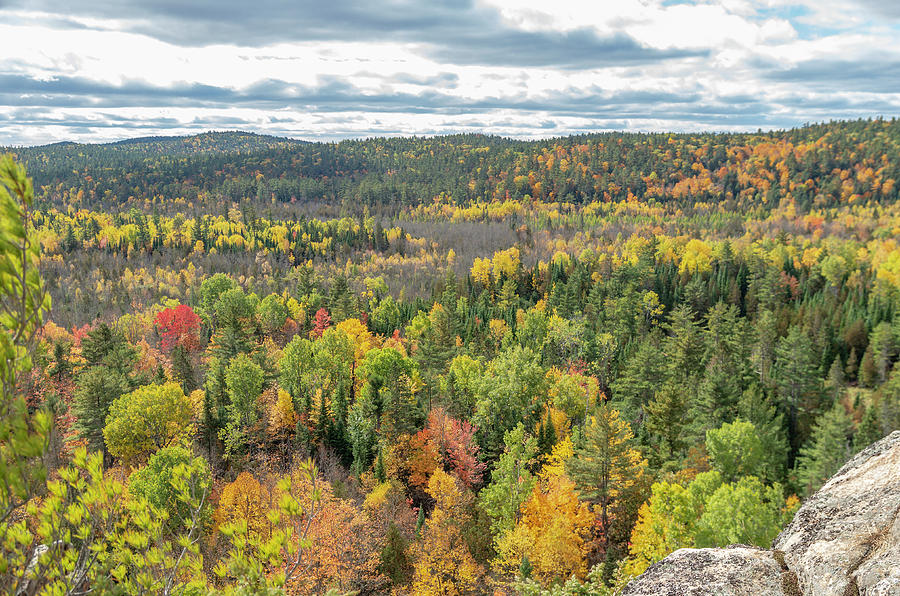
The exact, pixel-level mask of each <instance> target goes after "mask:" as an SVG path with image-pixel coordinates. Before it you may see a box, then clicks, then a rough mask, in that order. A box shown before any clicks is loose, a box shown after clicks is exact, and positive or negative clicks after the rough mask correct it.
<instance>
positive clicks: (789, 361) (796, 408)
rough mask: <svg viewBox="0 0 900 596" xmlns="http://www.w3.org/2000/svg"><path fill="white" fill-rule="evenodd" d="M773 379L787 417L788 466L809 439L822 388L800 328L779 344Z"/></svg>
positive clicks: (811, 355)
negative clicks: (811, 422)
mask: <svg viewBox="0 0 900 596" xmlns="http://www.w3.org/2000/svg"><path fill="white" fill-rule="evenodd" d="M775 353H776V361H775V370H774V377H775V383H776V386H777V395H778V399H779V403H780V405H781V406H782V408H783V409H784V410H785V411H786V412H787V415H788V440H789V442H790V446H791V451H790V454H789V459H788V462H789V463H791V462H793V457H794V454H796V453H797V450H798V449H799V448H800V446H801V445H803V443H804V442H805V439H806V437H807V436H808V431H807V428H808V423H809V422H810V421H811V420H812V418H813V417H814V416H815V414H816V413H817V412H818V410H819V409H820V407H821V403H820V399H821V394H822V393H821V386H822V381H821V379H820V377H819V371H818V367H817V366H816V362H817V358H816V357H815V352H814V350H813V345H812V342H811V341H810V339H809V337H808V336H807V335H806V333H804V332H803V330H802V329H801V328H800V327H799V326H794V327H791V330H790V332H788V335H787V336H786V337H783V338H782V339H781V340H780V341H779V342H778V347H777V349H776V351H775Z"/></svg>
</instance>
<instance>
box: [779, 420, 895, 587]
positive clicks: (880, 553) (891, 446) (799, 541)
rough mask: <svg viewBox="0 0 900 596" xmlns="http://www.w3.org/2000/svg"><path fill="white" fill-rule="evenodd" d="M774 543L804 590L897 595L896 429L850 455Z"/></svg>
mask: <svg viewBox="0 0 900 596" xmlns="http://www.w3.org/2000/svg"><path fill="white" fill-rule="evenodd" d="M773 547H774V548H775V549H776V550H779V551H783V552H784V560H785V563H786V564H787V566H788V567H789V568H790V569H792V570H794V571H795V572H796V573H797V579H798V581H799V584H800V589H801V592H802V594H803V595H804V596H811V595H813V594H815V595H816V596H819V595H821V596H828V595H831V594H835V595H837V596H844V595H845V594H846V595H852V596H856V595H860V596H874V595H876V594H877V595H879V596H881V595H887V594H892V595H893V594H897V595H900V431H896V432H894V433H893V434H891V435H889V436H887V437H885V438H884V439H882V440H881V441H878V442H877V443H875V444H873V445H871V446H870V447H868V448H867V449H865V450H864V451H862V452H860V453H859V454H858V455H856V457H854V458H853V459H851V460H850V461H849V462H847V463H846V464H845V465H844V467H842V468H841V469H840V470H839V471H838V473H837V474H835V475H834V476H833V477H832V478H831V479H830V480H829V481H828V482H827V483H826V484H825V486H823V487H822V488H821V489H819V491H818V492H817V493H816V494H815V495H813V496H812V497H811V498H810V499H809V500H808V501H806V503H804V504H803V506H802V507H801V508H800V510H799V511H797V514H796V515H795V516H794V520H793V521H792V522H791V523H790V524H789V525H788V527H787V528H785V529H784V531H783V532H782V533H781V534H780V535H779V536H778V538H776V539H775V543H774V545H773Z"/></svg>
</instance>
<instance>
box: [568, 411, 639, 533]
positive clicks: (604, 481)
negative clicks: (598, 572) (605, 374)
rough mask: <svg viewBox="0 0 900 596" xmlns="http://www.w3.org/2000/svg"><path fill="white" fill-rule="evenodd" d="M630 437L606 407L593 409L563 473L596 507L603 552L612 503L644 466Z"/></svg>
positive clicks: (633, 481)
mask: <svg viewBox="0 0 900 596" xmlns="http://www.w3.org/2000/svg"><path fill="white" fill-rule="evenodd" d="M633 438H634V436H633V434H632V432H631V428H630V427H629V426H628V423H627V422H625V421H624V420H622V419H621V418H619V412H618V411H616V410H613V409H612V408H610V407H609V406H608V405H607V404H601V405H599V406H598V407H597V409H596V411H595V412H594V414H593V415H592V416H591V419H590V423H589V424H588V425H587V426H586V427H585V428H584V433H583V434H582V436H581V437H580V438H579V440H578V442H577V443H576V444H575V453H574V455H573V457H571V458H570V459H568V460H567V461H566V472H568V474H569V476H570V477H571V478H572V481H573V482H575V485H576V486H577V487H578V490H579V491H580V492H581V497H582V498H583V499H586V500H588V501H591V502H593V503H596V504H598V505H599V506H600V516H599V518H600V519H599V531H600V533H601V543H602V544H603V548H604V550H605V547H606V544H607V538H608V536H607V534H608V532H609V509H610V506H611V505H612V503H613V502H614V501H615V500H616V498H618V496H619V495H621V494H622V493H623V492H625V491H626V490H627V489H628V488H630V487H631V486H632V485H633V484H634V483H635V482H637V481H638V480H639V479H640V477H641V476H642V475H643V473H644V469H645V468H646V465H647V462H646V460H644V459H643V458H642V457H641V454H640V452H639V451H638V450H637V449H635V448H634V447H633V445H632V443H633Z"/></svg>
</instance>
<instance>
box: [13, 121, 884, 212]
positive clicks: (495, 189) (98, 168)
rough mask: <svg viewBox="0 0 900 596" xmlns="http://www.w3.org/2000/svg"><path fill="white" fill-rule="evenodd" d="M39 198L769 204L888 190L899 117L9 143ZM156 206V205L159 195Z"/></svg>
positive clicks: (869, 196)
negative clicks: (747, 128) (719, 128)
mask: <svg viewBox="0 0 900 596" xmlns="http://www.w3.org/2000/svg"><path fill="white" fill-rule="evenodd" d="M13 152H14V153H16V154H17V155H18V158H19V159H20V160H21V161H23V162H24V163H25V165H26V167H27V168H28V170H29V173H30V174H31V175H32V176H33V177H34V180H35V183H36V185H37V186H38V187H39V188H41V189H42V192H41V193H40V194H41V195H42V198H43V199H44V200H48V201H52V202H54V203H56V204H63V203H65V201H66V198H65V196H64V194H66V193H67V194H68V195H71V194H72V192H73V191H74V192H75V193H76V194H77V193H78V191H83V193H82V195H81V196H82V197H83V198H82V199H80V201H82V204H83V205H86V206H90V205H102V206H103V207H104V208H105V209H113V210H115V209H119V208H128V203H129V202H130V201H132V200H137V201H143V200H148V199H153V200H154V201H155V202H156V203H160V198H161V200H162V202H163V203H164V202H165V200H166V199H173V198H184V199H186V200H189V201H192V200H194V199H196V198H197V197H198V196H200V195H201V194H202V195H203V196H205V197H212V198H215V199H220V200H226V201H246V200H249V199H259V200H262V201H264V202H267V201H270V200H276V201H305V200H312V201H318V202H326V203H334V204H342V203H351V204H353V205H370V206H391V207H392V208H399V207H405V206H413V205H418V204H421V203H423V202H430V201H432V200H434V199H435V198H440V199H441V200H452V201H455V202H456V203H457V204H469V203H472V202H483V201H498V200H508V199H518V200H524V199H538V200H541V201H561V202H565V203H574V204H585V203H590V202H593V201H619V200H638V201H647V202H668V201H676V202H678V203H679V204H684V205H693V204H695V203H710V202H721V201H733V202H734V203H735V205H736V206H739V207H740V208H742V209H743V208H750V207H753V208H757V207H758V208H763V209H769V208H771V207H773V206H776V205H777V204H778V202H779V201H780V200H781V199H782V198H785V197H789V198H791V199H792V200H793V201H794V202H795V203H796V206H797V208H798V209H799V210H801V211H804V210H808V209H809V208H810V207H811V206H812V205H813V204H816V205H819V206H834V205H836V204H839V203H845V202H848V201H850V202H856V201H860V200H863V201H869V200H875V201H878V202H884V201H894V200H896V199H897V197H898V189H900V184H898V182H900V161H898V160H897V159H896V156H897V155H900V121H897V120H881V119H877V120H857V121H845V122H831V123H827V124H817V125H812V126H804V127H802V128H796V129H791V130H784V131H772V132H765V133H763V132H758V133H744V134H721V133H690V134H666V133H603V134H590V135H578V136H571V137H561V138H555V139H545V140H539V141H519V140H513V139H507V138H503V137H496V136H485V135H480V134H460V135H449V136H438V137H407V138H373V139H366V140H352V141H342V142H339V143H332V142H328V143H321V142H305V141H299V140H293V139H286V138H279V137H272V136H265V135H258V134H253V133H247V132H239V131H232V132H208V133H203V134H199V135H191V136H186V137H145V138H139V139H128V140H124V141H119V142H115V143H107V144H96V145H94V144H74V143H56V144H53V145H45V146H42V147H30V148H21V149H15V150H13ZM158 208H163V209H164V208H165V205H164V204H163V205H162V206H161V207H158Z"/></svg>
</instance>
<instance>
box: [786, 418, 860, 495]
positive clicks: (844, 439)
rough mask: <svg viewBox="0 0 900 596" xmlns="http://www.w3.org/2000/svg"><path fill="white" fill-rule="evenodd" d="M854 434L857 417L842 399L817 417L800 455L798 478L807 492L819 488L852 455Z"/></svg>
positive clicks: (798, 459) (810, 492)
mask: <svg viewBox="0 0 900 596" xmlns="http://www.w3.org/2000/svg"><path fill="white" fill-rule="evenodd" d="M852 435H853V420H852V419H851V418H850V416H849V415H848V414H847V410H846V409H845V408H844V406H843V404H841V403H840V402H836V403H835V404H834V406H833V407H832V408H831V409H830V410H828V411H827V412H825V414H823V415H822V416H821V417H820V418H819V419H818V420H817V421H816V424H815V426H814V427H813V431H812V436H811V437H810V439H809V442H808V443H807V444H806V445H805V446H804V447H803V449H801V450H800V455H799V457H798V458H797V478H798V480H799V482H800V487H801V489H802V490H803V491H804V492H805V494H807V495H810V494H812V493H813V492H815V491H816V490H818V489H819V487H820V486H822V484H823V483H824V482H825V481H826V480H828V479H829V478H831V477H832V476H833V475H834V474H835V473H837V471H838V470H839V469H840V468H841V466H843V465H844V463H845V462H846V461H847V460H848V459H849V458H850V456H851V455H852V453H853V451H852V449H851V443H850V438H851V437H852Z"/></svg>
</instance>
